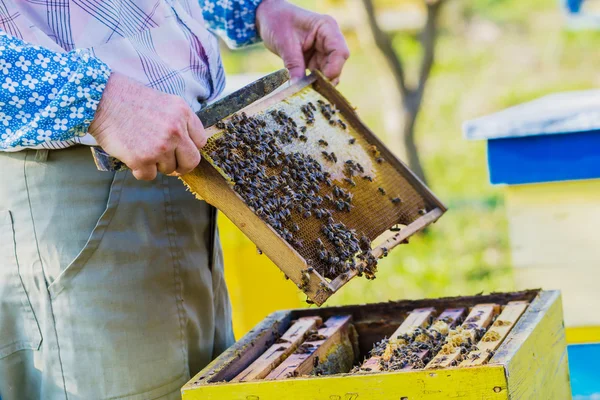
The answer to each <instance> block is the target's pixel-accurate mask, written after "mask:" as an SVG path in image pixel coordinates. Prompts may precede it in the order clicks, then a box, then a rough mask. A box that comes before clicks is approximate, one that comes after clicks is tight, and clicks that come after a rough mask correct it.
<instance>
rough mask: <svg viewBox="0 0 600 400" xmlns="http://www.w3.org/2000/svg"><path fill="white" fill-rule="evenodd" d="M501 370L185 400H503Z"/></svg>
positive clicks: (311, 383) (286, 386) (227, 392)
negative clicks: (458, 399) (429, 399)
mask: <svg viewBox="0 0 600 400" xmlns="http://www.w3.org/2000/svg"><path fill="white" fill-rule="evenodd" d="M506 382H507V380H506V375H505V373H504V368H503V367H502V366H501V365H491V366H490V365H488V366H483V367H473V368H463V369H450V370H443V371H442V370H440V371H424V370H413V371H403V372H377V373H366V374H339V375H330V376H316V377H310V378H302V377H300V378H295V379H284V380H274V381H264V380H259V381H250V382H240V383H232V384H228V383H216V384H212V385H207V386H202V387H187V386H186V387H184V388H183V389H182V396H183V400H227V399H232V400H233V399H244V400H257V399H260V400H282V399H294V400H330V399H332V400H381V399H396V400H401V399H409V400H410V399H426V398H431V399H440V400H441V399H454V398H460V399H464V400H481V399H487V400H507V399H508V392H507V383H506Z"/></svg>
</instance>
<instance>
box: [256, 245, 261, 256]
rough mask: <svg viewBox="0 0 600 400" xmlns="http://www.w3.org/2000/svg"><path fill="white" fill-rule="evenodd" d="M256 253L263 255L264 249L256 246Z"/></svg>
mask: <svg viewBox="0 0 600 400" xmlns="http://www.w3.org/2000/svg"><path fill="white" fill-rule="evenodd" d="M256 253H257V254H258V255H259V256H260V255H262V253H263V252H262V250H261V249H259V248H258V247H257V248H256Z"/></svg>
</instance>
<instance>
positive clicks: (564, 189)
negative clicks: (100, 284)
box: [505, 179, 600, 343]
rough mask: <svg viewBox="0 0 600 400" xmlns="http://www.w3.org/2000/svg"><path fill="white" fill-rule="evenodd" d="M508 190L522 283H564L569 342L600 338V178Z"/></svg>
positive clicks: (519, 285) (516, 273)
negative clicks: (599, 289) (598, 309)
mask: <svg viewBox="0 0 600 400" xmlns="http://www.w3.org/2000/svg"><path fill="white" fill-rule="evenodd" d="M505 190H506V206H507V216H508V221H509V233H510V239H511V254H512V262H513V265H514V267H515V268H514V276H515V282H516V286H517V288H525V287H531V286H533V285H535V286H534V287H544V288H552V289H560V291H561V292H562V294H563V302H564V307H565V316H566V317H565V324H566V326H567V339H568V342H569V343H585V342H600V313H590V312H589V310H590V309H597V308H598V307H600V296H598V285H597V283H598V282H599V281H600V270H599V269H598V265H599V264H600V252H599V251H598V240H597V237H598V235H597V231H596V227H597V226H598V224H600V179H591V180H582V181H572V182H551V183H539V184H529V185H514V186H507V187H506V189H505ZM565 277H568V279H565Z"/></svg>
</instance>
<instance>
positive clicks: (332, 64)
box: [321, 51, 347, 81]
mask: <svg viewBox="0 0 600 400" xmlns="http://www.w3.org/2000/svg"><path fill="white" fill-rule="evenodd" d="M346 60H347V58H344V57H343V55H341V54H340V53H339V52H338V51H334V52H332V53H330V54H329V55H327V58H326V60H325V65H323V66H322V67H321V72H323V75H325V76H326V77H327V78H328V79H329V80H331V81H334V80H336V79H338V78H339V77H340V75H341V74H342V69H343V68H344V64H345V63H346Z"/></svg>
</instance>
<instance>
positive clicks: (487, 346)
mask: <svg viewBox="0 0 600 400" xmlns="http://www.w3.org/2000/svg"><path fill="white" fill-rule="evenodd" d="M528 306H529V303H528V302H526V301H511V302H509V303H508V304H507V305H506V306H504V309H503V310H502V312H501V313H500V315H498V318H497V319H496V321H494V323H493V324H492V326H491V327H490V328H489V329H488V331H487V332H486V333H485V335H483V337H482V338H481V340H480V341H479V343H477V350H476V351H471V352H470V353H469V354H468V355H467V356H466V357H465V360H463V361H462V362H461V363H460V366H461V367H472V366H475V365H483V364H485V363H486V362H487V361H488V360H489V359H490V358H491V357H492V354H493V352H495V351H496V349H498V347H500V345H502V342H503V341H504V339H506V337H507V336H508V334H509V333H510V331H511V330H512V328H513V327H514V326H515V324H516V323H517V321H518V320H519V318H521V315H523V313H524V312H525V310H526V309H527V307H528ZM488 339H490V340H488Z"/></svg>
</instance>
